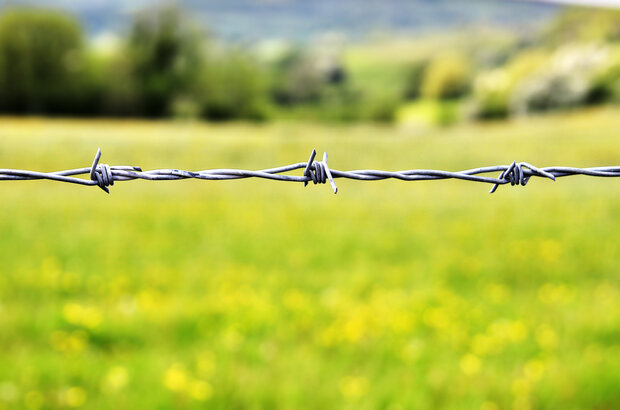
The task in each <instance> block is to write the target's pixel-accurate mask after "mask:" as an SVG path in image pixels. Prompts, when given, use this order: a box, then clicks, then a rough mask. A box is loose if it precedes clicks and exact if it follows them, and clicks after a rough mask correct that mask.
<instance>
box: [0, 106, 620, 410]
mask: <svg viewBox="0 0 620 410" xmlns="http://www.w3.org/2000/svg"><path fill="white" fill-rule="evenodd" d="M619 118H620V111H618V110H613V109H600V110H595V111H589V112H583V113H578V114H566V115H558V116H548V117H541V118H534V119H528V120H515V121H514V122H508V123H494V124H487V125H464V126H459V127H457V128H452V129H445V130H439V131H427V132H425V133H424V134H416V132H415V131H413V130H409V129H406V128H392V127H381V126H371V125H347V126H344V125H343V126H333V125H331V126H327V125H325V126H322V125H311V124H293V123H279V124H271V125H249V124H231V125H206V124H191V123H189V124H188V123H175V122H130V121H124V122H123V121H117V122H114V121H109V122H107V121H67V120H42V119H11V118H4V119H0V167H2V168H22V169H36V170H45V171H47V170H49V171H52V170H59V169H66V168H73V167H85V166H90V163H91V161H92V158H93V156H94V154H95V151H96V149H97V147H99V146H100V147H101V148H102V151H103V157H102V162H103V163H109V164H111V165H139V166H142V167H143V168H144V169H153V168H169V167H172V168H182V169H193V170H200V169H208V168H222V167H224V168H228V167H231V168H232V167H236V168H248V169H260V168H266V167H271V166H276V165H284V164H288V163H293V162H301V161H306V160H307V158H308V156H309V154H310V151H311V150H312V148H314V147H316V148H317V150H318V151H319V152H320V153H322V151H327V152H328V153H329V162H330V164H331V167H332V168H336V169H361V168H374V169H388V170H398V169H410V168H435V169H447V170H459V169H467V168H472V167H477V166H483V165H495V164H506V163H510V162H512V161H513V160H517V161H527V162H530V163H532V164H534V165H537V166H541V167H542V166H548V165H574V166H602V165H619V164H620V134H619V127H618V126H619V125H620V123H619ZM337 184H338V186H339V190H340V191H339V193H338V195H336V196H335V195H333V193H332V192H331V190H330V188H329V185H316V186H314V185H309V186H308V187H306V188H304V187H303V184H300V183H280V182H272V181H264V180H243V181H229V182H206V181H178V182H149V181H133V182H125V183H117V184H116V185H114V186H113V187H111V191H112V194H111V195H110V196H108V195H106V194H105V193H103V192H102V191H101V190H100V189H98V188H97V187H82V186H72V185H68V184H61V183H54V182H44V181H31V182H0V198H1V200H0V215H1V217H0V272H1V273H0V408H31V409H37V408H65V407H83V408H87V409H100V408H104V409H137V408H162V409H163V408H179V409H186V408H219V409H224V408H226V409H246V408H248V409H272V408H282V409H301V408H308V409H330V408H337V409H338V408H350V409H390V410H396V409H425V408H441V409H484V410H491V409H511V408H516V409H528V408H533V409H584V408H590V409H613V408H618V407H620V389H619V388H618V386H620V303H619V302H618V301H619V300H620V299H619V296H620V294H619V292H620V274H619V272H620V270H619V268H620V245H619V243H618V232H619V228H620V181H618V180H610V179H595V178H587V177H571V178H562V179H558V181H556V182H555V183H554V182H551V181H549V180H544V179H532V180H531V181H530V183H529V184H528V186H526V187H511V186H502V187H500V189H499V190H498V192H496V193H495V194H493V195H489V194H488V193H487V192H488V189H489V188H490V187H489V186H488V185H484V184H477V183H470V182H463V181H440V182H415V183H414V182H409V183H407V182H401V181H382V182H358V181H345V180H337Z"/></svg>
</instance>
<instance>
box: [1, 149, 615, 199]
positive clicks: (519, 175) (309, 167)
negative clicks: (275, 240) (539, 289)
mask: <svg viewBox="0 0 620 410" xmlns="http://www.w3.org/2000/svg"><path fill="white" fill-rule="evenodd" d="M315 157H316V150H312V154H311V155H310V158H309V159H308V161H307V162H298V163H296V164H291V165H285V166H281V167H276V168H269V169H263V170H259V171H249V170H243V169H209V170H204V171H195V172H192V171H184V170H179V169H155V170H152V171H142V169H141V168H140V167H135V166H109V165H107V164H99V159H100V158H101V150H100V149H98V150H97V154H95V159H94V160H93V163H92V165H91V166H90V167H88V168H77V169H69V170H65V171H56V172H37V171H26V170H20V169H0V181H25V180H39V179H46V180H52V181H60V182H68V183H71V184H79V185H90V186H98V187H100V188H101V189H103V190H104V191H105V192H107V193H110V189H109V186H111V185H114V182H117V181H131V180H134V179H146V180H149V181H170V180H179V179H189V178H195V179H206V180H218V181H219V180H230V179H242V178H264V179H272V180H276V181H291V182H303V183H304V186H306V185H307V184H308V182H313V183H314V184H324V183H326V182H328V181H329V184H330V185H331V187H332V189H333V191H334V194H335V193H337V192H338V188H337V187H336V183H335V181H334V180H335V179H336V178H348V179H357V180H362V181H377V180H382V179H389V178H394V179H400V180H403V181H429V180H439V179H462V180H465V181H474V182H483V183H487V184H492V185H493V187H492V188H491V191H490V193H493V192H495V191H496V190H497V188H498V187H499V186H500V185H505V184H510V185H526V184H527V183H528V181H529V180H530V178H531V177H542V178H549V179H551V180H553V181H555V179H556V178H559V177H566V176H571V175H587V176H593V177H620V166H610V167H596V168H573V167H546V168H537V167H535V166H534V165H532V164H528V163H527V162H518V163H517V162H513V163H512V164H510V165H495V166H490V167H482V168H474V169H468V170H465V171H458V172H450V171H440V170H433V169H412V170H406V171H395V172H392V171H379V170H371V169H363V170H354V171H338V170H335V169H331V168H330V167H329V166H328V165H327V153H324V154H323V160H322V161H315V160H314V159H315ZM297 169H303V170H304V171H303V174H302V175H300V176H296V175H284V173H286V172H289V171H294V170H297ZM491 172H501V173H500V175H499V177H497V178H493V177H490V176H483V175H480V174H486V173H491ZM85 174H87V175H88V176H89V178H90V179H84V178H76V176H77V175H85Z"/></svg>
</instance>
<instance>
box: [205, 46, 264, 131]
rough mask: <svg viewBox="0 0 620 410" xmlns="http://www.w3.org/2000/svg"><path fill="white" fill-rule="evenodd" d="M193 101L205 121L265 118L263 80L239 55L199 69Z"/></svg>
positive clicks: (256, 69)
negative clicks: (199, 73) (196, 92)
mask: <svg viewBox="0 0 620 410" xmlns="http://www.w3.org/2000/svg"><path fill="white" fill-rule="evenodd" d="M199 84H200V85H199V87H198V90H199V95H198V96H197V100H198V102H199V105H200V108H199V110H200V115H201V116H202V117H204V118H206V119H209V120H215V121H222V120H230V119H235V118H242V119H249V120H263V119H265V118H266V115H267V108H266V105H267V104H266V101H265V96H266V87H265V80H264V76H263V74H262V72H261V70H260V69H259V68H258V66H257V63H256V62H255V61H253V60H251V59H250V58H249V57H248V56H246V55H244V54H242V53H240V52H232V53H230V54H224V55H220V56H218V57H217V58H215V59H211V60H210V61H209V62H208V63H207V64H206V65H205V68H204V69H203V72H202V74H201V79H200V83H199Z"/></svg>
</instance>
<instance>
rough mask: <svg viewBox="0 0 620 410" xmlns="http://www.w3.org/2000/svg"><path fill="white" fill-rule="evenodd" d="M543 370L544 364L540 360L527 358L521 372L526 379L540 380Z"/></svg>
mask: <svg viewBox="0 0 620 410" xmlns="http://www.w3.org/2000/svg"><path fill="white" fill-rule="evenodd" d="M544 372H545V365H544V363H543V362H542V361H540V360H529V361H528V362H527V363H525V366H523V374H524V375H525V377H526V378H527V379H528V380H531V381H537V380H540V378H541V377H542V375H543V373H544Z"/></svg>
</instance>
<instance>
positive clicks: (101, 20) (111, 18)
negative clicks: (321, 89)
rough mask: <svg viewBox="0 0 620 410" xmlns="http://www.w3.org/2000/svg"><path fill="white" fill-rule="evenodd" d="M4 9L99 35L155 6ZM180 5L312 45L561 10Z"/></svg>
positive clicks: (295, 1)
mask: <svg viewBox="0 0 620 410" xmlns="http://www.w3.org/2000/svg"><path fill="white" fill-rule="evenodd" d="M1 3H2V5H1V6H0V7H3V8H6V7H8V6H10V5H37V6H45V7H53V8H62V9H65V10H67V11H70V12H72V13H74V14H76V15H78V16H79V17H80V18H81V19H82V21H83V23H84V25H85V27H86V29H87V31H88V32H89V34H91V35H95V34H98V33H101V32H104V31H118V30H122V29H123V28H124V27H126V26H127V23H128V21H129V20H130V18H131V15H132V14H133V13H135V12H136V11H137V10H139V9H142V8H145V7H151V6H153V5H154V4H157V3H158V2H157V1H155V0H131V1H126V0H88V1H75V0H47V1H43V0H38V1H37V0H4V1H2V2H1ZM177 3H178V4H180V5H181V6H182V7H184V8H186V9H188V10H190V11H191V14H192V15H193V16H194V17H195V18H196V19H198V20H199V21H201V22H204V24H205V25H206V26H208V27H209V28H210V29H211V30H212V31H213V32H214V33H215V34H216V35H218V36H220V37H221V38H223V39H225V40H228V41H243V42H246V41H258V40H263V39H267V38H285V39H288V40H292V41H301V42H303V41H307V40H309V39H312V38H313V37H315V36H317V35H319V34H322V33H325V32H337V33H341V34H343V35H345V36H347V37H349V38H353V39H357V38H364V37H367V36H368V35H371V34H374V33H377V32H381V33H393V32H396V33H402V32H420V31H429V30H435V29H445V28H458V27H460V26H467V25H474V24H490V25H501V26H506V27H523V26H526V27H531V26H532V25H536V24H539V23H541V22H542V21H544V20H545V19H547V18H549V17H550V16H551V15H553V14H554V12H555V11H556V10H557V9H558V6H554V5H549V4H538V3H526V2H521V1H518V0H466V1H464V0H376V1H371V0H367V1H364V0H178V1H177Z"/></svg>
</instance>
